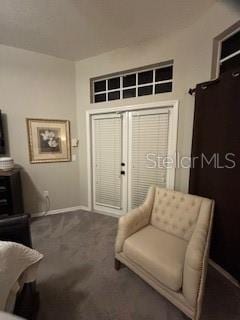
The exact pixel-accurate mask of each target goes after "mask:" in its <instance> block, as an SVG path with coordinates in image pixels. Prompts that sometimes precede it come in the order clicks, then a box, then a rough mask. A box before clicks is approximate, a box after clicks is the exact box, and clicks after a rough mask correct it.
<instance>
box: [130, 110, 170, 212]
mask: <svg viewBox="0 0 240 320" xmlns="http://www.w3.org/2000/svg"><path fill="white" fill-rule="evenodd" d="M131 131H132V133H131V144H130V146H131V147H130V148H131V150H130V153H131V184H130V185H131V207H132V208H135V207H137V206H139V205H141V204H142V203H143V202H144V200H145V197H146V194H147V191H148V189H149V187H150V186H151V185H158V186H161V187H166V178H167V168H166V167H164V166H163V161H162V160H163V158H164V157H166V156H168V136H169V112H168V110H166V112H164V113H163V112H161V113H157V112H156V113H155V114H154V113H152V114H147V113H146V112H143V113H141V112H139V113H133V114H132V130H131Z"/></svg>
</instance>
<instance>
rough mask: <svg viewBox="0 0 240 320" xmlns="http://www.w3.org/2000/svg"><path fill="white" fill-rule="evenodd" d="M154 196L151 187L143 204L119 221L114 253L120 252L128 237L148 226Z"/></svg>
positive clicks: (153, 190) (153, 189)
mask: <svg viewBox="0 0 240 320" xmlns="http://www.w3.org/2000/svg"><path fill="white" fill-rule="evenodd" d="M154 194H155V188H154V187H151V188H150V189H149V191H148V195H147V197H146V200H145V202H144V203H143V204H142V205H141V206H140V207H138V208H136V209H133V210H131V211H129V212H128V213H127V214H125V215H124V216H122V217H121V218H120V219H119V222H118V232H117V239H116V244H115V252H116V253H119V252H121V251H122V248H123V244H124V241H125V240H126V239H127V238H128V237H130V236H131V235H132V234H133V233H135V232H137V231H138V230H140V229H142V228H143V227H144V226H146V225H147V224H149V220H150V216H151V213H152V207H153V200H154Z"/></svg>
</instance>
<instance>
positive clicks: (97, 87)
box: [94, 80, 106, 92]
mask: <svg viewBox="0 0 240 320" xmlns="http://www.w3.org/2000/svg"><path fill="white" fill-rule="evenodd" d="M105 90H106V80H101V81H96V82H94V92H101V91H105Z"/></svg>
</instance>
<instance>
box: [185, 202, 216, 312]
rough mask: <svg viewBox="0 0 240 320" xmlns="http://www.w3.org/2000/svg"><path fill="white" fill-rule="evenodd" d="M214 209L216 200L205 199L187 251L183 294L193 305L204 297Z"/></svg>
mask: <svg viewBox="0 0 240 320" xmlns="http://www.w3.org/2000/svg"><path fill="white" fill-rule="evenodd" d="M213 210H214V201H212V200H209V199H204V200H203V202H202V205H201V209H200V212H199V217H198V221H197V224H196V227H195V230H194V232H193V235H192V237H191V239H190V241H189V244H188V247H187V251H186V256H185V263H184V271H183V295H184V296H185V298H186V299H187V301H188V302H189V303H190V305H191V306H196V303H197V301H198V299H199V298H200V299H202V293H203V292H202V291H203V287H204V282H205V277H206V271H207V264H208V253H209V246H210V236H211V229H212V219H213ZM200 305H201V304H200Z"/></svg>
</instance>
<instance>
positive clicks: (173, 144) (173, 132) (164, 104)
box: [86, 100, 179, 216]
mask: <svg viewBox="0 0 240 320" xmlns="http://www.w3.org/2000/svg"><path fill="white" fill-rule="evenodd" d="M178 105H179V102H178V100H168V101H156V102H150V103H144V104H136V105H127V106H121V107H113V108H104V109H92V110H87V111H86V138H87V174H88V208H89V210H93V174H92V146H91V141H92V137H91V132H92V130H91V116H93V115H97V114H104V113H105V114H106V113H114V112H116V113H122V112H126V111H129V112H130V111H137V110H144V109H146V110H147V109H154V108H169V110H170V112H171V117H170V123H169V130H170V131H169V136H171V137H172V138H171V139H169V140H170V143H169V154H172V155H175V154H176V151H177V129H178V128H177V124H178ZM124 122H125V123H126V121H124ZM123 132H126V134H125V137H123V139H127V136H126V135H127V126H126V128H124V130H123ZM124 157H125V160H127V155H126V154H125V155H124ZM125 163H126V165H127V161H125ZM126 169H127V168H126ZM168 181H169V183H170V186H171V188H172V189H173V188H174V184H175V168H173V169H172V170H171V174H169V176H168ZM108 214H111V212H108ZM112 215H114V216H115V214H112Z"/></svg>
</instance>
